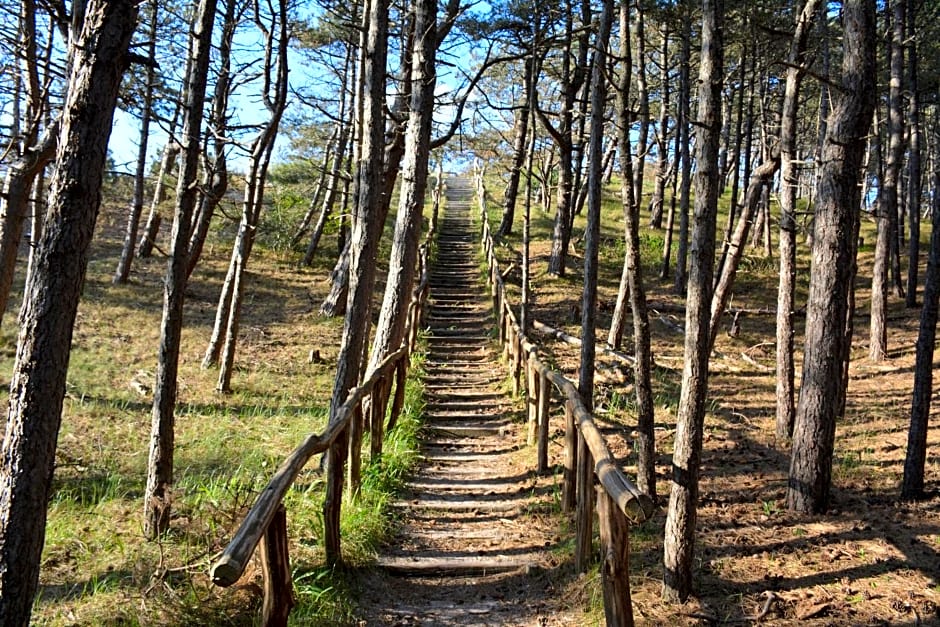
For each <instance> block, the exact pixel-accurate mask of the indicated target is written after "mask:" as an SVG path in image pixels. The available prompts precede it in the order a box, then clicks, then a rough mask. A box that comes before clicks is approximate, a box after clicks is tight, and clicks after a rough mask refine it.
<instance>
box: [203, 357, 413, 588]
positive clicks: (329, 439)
mask: <svg viewBox="0 0 940 627" xmlns="http://www.w3.org/2000/svg"><path fill="white" fill-rule="evenodd" d="M408 353H409V347H408V346H407V344H406V345H403V346H401V347H400V348H399V349H398V350H396V351H395V352H394V353H392V354H390V355H389V356H388V357H386V358H385V359H384V360H383V361H382V363H381V364H379V366H378V367H377V368H376V369H375V371H374V372H373V373H372V376H370V377H369V378H368V379H366V380H365V381H363V382H362V384H360V385H359V386H357V387H355V388H353V389H352V390H350V392H349V395H348V396H347V397H346V400H345V401H344V402H343V404H342V405H341V406H340V408H339V410H338V411H337V412H336V416H337V419H336V420H335V421H334V422H333V424H331V425H329V426H328V427H327V428H326V430H324V431H323V432H322V433H319V434H312V435H309V436H307V438H306V439H305V440H304V441H303V442H302V443H301V444H300V446H298V447H297V448H295V449H294V450H293V452H292V453H291V454H290V455H288V456H287V458H286V459H285V460H284V461H283V462H281V465H280V466H279V467H278V469H277V472H275V473H274V476H273V477H272V478H271V481H269V482H268V485H267V486H266V487H265V488H264V490H262V492H261V494H259V495H258V499H257V500H256V501H255V504H254V505H253V506H252V508H251V509H250V510H249V511H248V514H247V515H246V516H245V520H244V521H242V524H241V526H239V528H238V531H237V532H236V534H235V536H234V537H233V538H232V540H231V542H229V544H228V546H227V547H226V548H225V551H223V552H222V555H221V557H219V559H218V560H216V562H215V564H213V566H212V569H211V571H210V575H211V576H212V582H213V583H214V584H216V585H217V586H222V587H227V586H230V585H232V584H233V583H235V582H236V581H238V579H239V578H240V577H241V576H242V573H243V572H245V567H246V566H247V565H248V560H249V559H251V555H252V553H254V552H255V548H256V547H257V546H258V542H260V541H261V537H262V536H263V535H264V532H265V530H266V529H267V527H268V525H269V524H270V523H271V520H272V519H273V518H274V514H275V513H276V512H277V508H278V507H279V506H280V504H281V500H282V499H283V498H284V495H285V494H287V490H288V489H290V487H291V485H293V483H294V481H295V480H296V479H297V475H299V474H300V471H301V470H303V468H304V466H306V465H307V462H308V461H310V458H311V457H313V456H314V455H316V454H317V453H322V452H323V451H325V450H326V449H328V448H329V447H330V445H331V444H332V443H333V441H334V440H335V439H336V437H337V436H338V435H339V434H340V433H342V431H343V429H345V428H346V427H347V426H348V425H349V420H350V418H351V417H352V416H353V413H354V410H355V408H356V407H357V406H358V405H359V403H361V402H362V399H363V398H365V396H366V395H367V394H368V393H369V392H371V391H372V388H373V387H374V386H375V384H376V382H377V381H379V380H380V379H383V378H384V377H385V376H386V375H388V374H389V373H390V372H391V371H392V370H393V369H394V368H395V366H397V364H398V361H399V360H400V359H403V358H404V357H405V356H406V355H408Z"/></svg>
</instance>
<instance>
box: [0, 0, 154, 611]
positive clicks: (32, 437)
mask: <svg viewBox="0 0 940 627" xmlns="http://www.w3.org/2000/svg"><path fill="white" fill-rule="evenodd" d="M136 24H137V3H136V2H129V1H123V0H89V3H88V5H87V7H86V12H85V19H84V21H83V27H82V30H81V33H80V34H78V36H77V39H76V41H74V42H73V44H74V45H73V47H72V55H73V56H72V58H71V62H70V70H69V79H68V91H67V94H66V97H65V103H64V106H63V113H62V125H61V134H60V136H59V141H58V148H57V151H56V169H55V172H54V174H53V177H52V184H51V189H50V206H49V212H48V218H49V220H48V223H47V225H46V229H45V232H44V233H43V237H42V241H41V242H40V244H39V248H38V250H37V253H36V258H35V266H34V272H32V273H31V274H30V277H29V281H28V284H27V286H26V296H25V298H24V302H23V307H22V310H21V315H20V333H19V337H18V339H17V349H16V361H15V363H14V366H13V375H12V378H11V381H10V395H9V413H8V415H7V423H6V433H5V436H4V438H3V451H2V455H0V624H2V625H5V626H8V627H26V625H29V622H30V612H31V609H32V606H33V599H34V598H35V596H36V591H37V590H38V587H39V562H40V558H41V555H42V548H43V543H44V541H45V532H46V508H47V506H48V503H49V495H50V493H51V486H52V476H53V469H54V467H55V454H56V440H57V438H58V433H59V427H60V425H61V421H62V402H63V399H64V397H65V380H66V374H67V372H68V365H69V354H70V349H71V343H72V331H73V327H74V323H75V316H76V312H77V310H78V301H79V298H80V296H81V292H82V285H83V283H84V280H85V270H86V268H87V265H88V249H89V246H90V244H91V239H92V234H93V232H94V228H95V222H96V219H97V216H98V209H99V206H100V203H101V183H102V176H103V173H104V168H105V156H106V154H107V145H108V139H109V137H110V134H111V128H112V123H113V115H114V108H115V104H116V103H117V94H118V89H119V87H120V84H121V78H122V76H123V74H124V70H125V68H126V67H127V58H128V55H127V51H128V44H129V43H130V39H131V34H132V33H133V31H134V27H135V26H136Z"/></svg>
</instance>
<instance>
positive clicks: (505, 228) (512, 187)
mask: <svg viewBox="0 0 940 627" xmlns="http://www.w3.org/2000/svg"><path fill="white" fill-rule="evenodd" d="M534 58H535V55H532V57H526V61H525V63H524V64H523V66H524V71H523V85H525V93H524V94H523V96H522V102H521V103H520V105H519V112H518V114H517V115H518V117H517V118H516V124H515V129H514V133H513V148H512V167H511V168H510V170H509V182H508V183H507V184H506V191H505V192H504V193H503V217H502V220H501V221H500V223H499V228H498V229H497V230H496V233H497V235H498V236H499V237H506V236H507V235H509V234H510V233H512V223H513V221H514V219H515V213H516V196H517V195H518V193H519V178H520V176H521V173H522V164H523V162H524V161H525V155H526V137H528V136H529V107H530V106H531V103H532V100H533V98H532V96H533V95H532V94H530V93H529V92H528V89H529V85H531V84H532V74H533V71H534V68H533V67H532V64H533V59H534Z"/></svg>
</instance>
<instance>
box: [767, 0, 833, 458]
mask: <svg viewBox="0 0 940 627" xmlns="http://www.w3.org/2000/svg"><path fill="white" fill-rule="evenodd" d="M821 3H822V0H806V2H805V3H804V4H803V10H802V11H800V14H799V17H798V18H797V22H796V29H795V31H794V34H793V39H792V40H791V41H790V54H789V58H788V62H789V64H788V66H787V82H786V85H785V86H784V94H783V106H782V110H781V114H780V244H779V245H780V277H779V287H778V290H777V364H776V366H777V389H776V397H777V421H776V427H777V428H776V432H777V440H778V442H785V441H786V440H788V439H789V438H790V436H791V435H793V417H794V411H795V408H794V405H793V393H794V392H793V379H794V365H793V309H794V304H793V303H794V301H795V298H796V199H797V188H798V186H799V171H798V170H797V169H796V168H794V167H793V162H794V160H795V159H796V157H797V155H796V132H797V113H798V111H799V96H800V85H801V83H802V79H803V73H804V71H805V65H804V64H805V63H806V44H807V41H808V40H809V34H810V31H811V30H812V27H813V21H814V20H815V19H816V18H817V15H818V13H819V7H820V5H821Z"/></svg>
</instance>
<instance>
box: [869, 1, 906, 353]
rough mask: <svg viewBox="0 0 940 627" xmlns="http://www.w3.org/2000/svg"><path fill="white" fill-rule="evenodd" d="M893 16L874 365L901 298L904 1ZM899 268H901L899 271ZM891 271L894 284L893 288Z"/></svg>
mask: <svg viewBox="0 0 940 627" xmlns="http://www.w3.org/2000/svg"><path fill="white" fill-rule="evenodd" d="M889 10H890V14H891V20H890V21H891V27H892V28H891V32H892V36H891V43H890V45H889V56H890V73H889V74H890V76H889V83H888V138H887V143H888V147H887V150H886V151H885V157H886V158H885V160H884V175H883V176H882V177H880V180H879V182H880V187H879V194H878V199H879V202H878V212H877V221H878V238H877V240H876V243H875V266H874V269H873V270H872V284H871V328H870V339H869V350H868V357H869V359H871V360H872V361H874V362H880V361H883V360H884V359H885V357H886V356H887V351H888V324H887V316H888V313H887V311H888V291H889V289H891V290H893V291H894V293H895V295H900V292H901V287H900V275H901V271H900V255H899V247H898V238H897V234H898V188H899V187H900V185H899V179H900V169H901V160H902V159H903V152H904V145H903V134H904V120H903V117H902V111H901V80H902V75H903V73H904V52H903V50H904V48H903V46H904V43H903V40H904V0H895V2H894V3H893V4H892V5H890V6H888V5H886V9H885V11H886V13H887V12H888V11H889ZM895 265H897V267H895ZM889 270H890V280H891V283H890V284H889Z"/></svg>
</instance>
